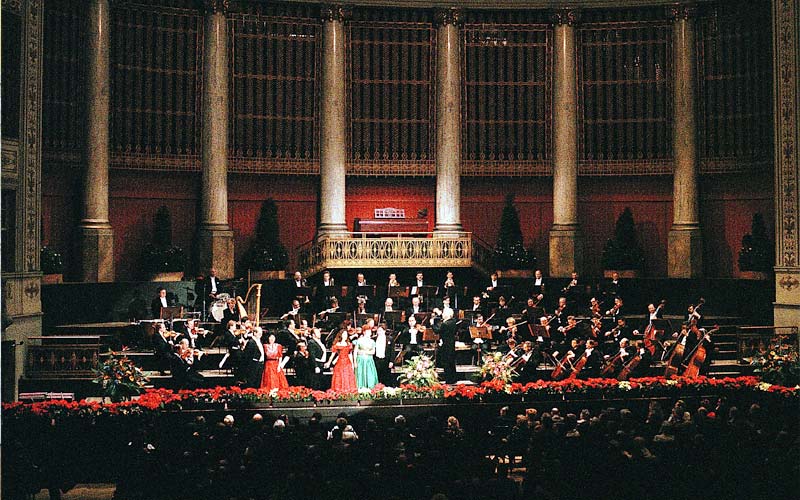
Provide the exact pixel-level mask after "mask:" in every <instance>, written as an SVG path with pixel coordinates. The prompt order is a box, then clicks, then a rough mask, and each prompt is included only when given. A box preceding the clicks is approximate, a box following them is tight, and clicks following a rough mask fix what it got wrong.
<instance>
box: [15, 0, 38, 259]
mask: <svg viewBox="0 0 800 500" xmlns="http://www.w3.org/2000/svg"><path fill="white" fill-rule="evenodd" d="M26 5H27V12H26V13H25V43H24V49H23V50H24V51H25V58H24V61H25V62H24V65H25V70H24V80H23V81H24V92H23V96H24V99H25V101H24V109H25V125H24V129H23V130H24V135H23V136H22V137H21V138H20V142H21V143H22V144H24V147H23V151H24V155H23V157H22V158H23V160H22V161H23V164H22V168H23V169H24V170H23V171H22V172H21V173H22V174H23V179H22V182H23V188H22V192H23V197H24V201H23V204H24V205H23V208H24V213H25V220H24V222H23V224H24V230H23V253H22V255H23V264H24V270H25V271H34V272H35V271H38V270H39V247H40V245H39V237H40V234H41V230H40V224H41V202H42V200H41V193H40V189H41V174H42V168H41V161H42V158H41V144H42V133H41V132H42V127H41V116H42V24H43V23H42V13H43V1H42V0H28V2H27V4H26Z"/></svg>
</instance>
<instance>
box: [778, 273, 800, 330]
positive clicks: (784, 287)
mask: <svg viewBox="0 0 800 500" xmlns="http://www.w3.org/2000/svg"><path fill="white" fill-rule="evenodd" d="M773 306H774V314H775V320H774V321H773V322H772V324H773V325H775V326H795V325H800V267H776V268H775V302H774V304H773Z"/></svg>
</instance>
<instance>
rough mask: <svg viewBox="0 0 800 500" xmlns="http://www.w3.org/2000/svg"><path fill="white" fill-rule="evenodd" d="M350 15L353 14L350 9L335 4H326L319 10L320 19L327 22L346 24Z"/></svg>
mask: <svg viewBox="0 0 800 500" xmlns="http://www.w3.org/2000/svg"><path fill="white" fill-rule="evenodd" d="M350 14H352V11H351V10H350V7H345V6H344V5H340V4H335V3H329V4H324V5H322V6H321V7H320V9H319V17H320V18H321V19H322V20H323V21H327V22H333V21H339V22H344V21H345V20H346V19H348V18H349V17H350Z"/></svg>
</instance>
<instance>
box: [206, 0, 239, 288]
mask: <svg viewBox="0 0 800 500" xmlns="http://www.w3.org/2000/svg"><path fill="white" fill-rule="evenodd" d="M203 4H204V7H205V33H204V36H203V43H204V45H203V109H202V113H203V134H202V163H203V178H202V190H203V191H202V210H201V214H200V215H201V219H200V231H199V238H198V240H199V241H198V246H199V254H198V265H199V267H200V268H201V269H208V268H212V267H213V268H216V270H217V276H219V277H220V278H221V279H227V278H232V277H233V274H234V268H233V231H231V229H230V227H229V226H228V35H227V23H226V20H225V13H226V11H227V9H228V0H204V3H203Z"/></svg>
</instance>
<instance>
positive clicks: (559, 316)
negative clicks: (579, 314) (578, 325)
mask: <svg viewBox="0 0 800 500" xmlns="http://www.w3.org/2000/svg"><path fill="white" fill-rule="evenodd" d="M568 317H569V309H568V306H567V298H566V297H559V298H558V306H557V307H556V309H555V311H553V316H552V317H551V318H550V326H553V327H554V328H555V329H556V330H558V329H559V328H560V327H564V328H566V326H567V318H568Z"/></svg>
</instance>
